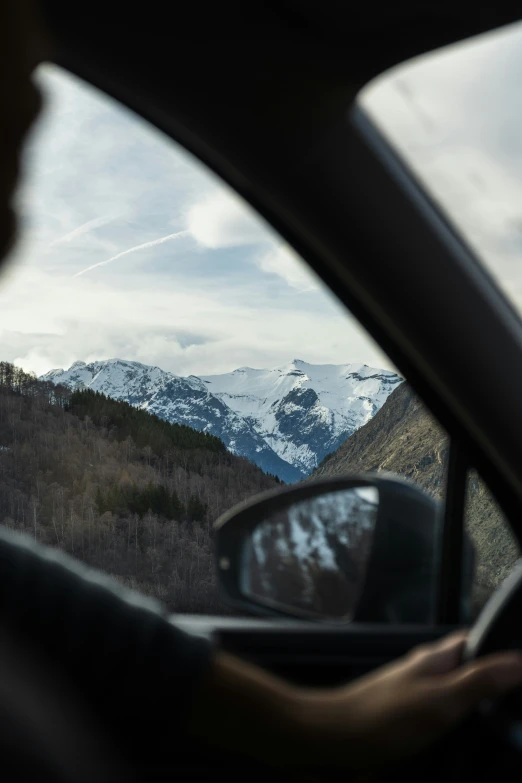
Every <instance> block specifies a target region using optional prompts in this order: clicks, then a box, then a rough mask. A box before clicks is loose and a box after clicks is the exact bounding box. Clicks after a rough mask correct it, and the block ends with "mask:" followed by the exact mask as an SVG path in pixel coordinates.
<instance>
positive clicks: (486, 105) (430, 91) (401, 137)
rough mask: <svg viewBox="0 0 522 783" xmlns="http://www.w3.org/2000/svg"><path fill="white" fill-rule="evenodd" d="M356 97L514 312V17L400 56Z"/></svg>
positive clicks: (517, 49)
mask: <svg viewBox="0 0 522 783" xmlns="http://www.w3.org/2000/svg"><path fill="white" fill-rule="evenodd" d="M360 100H361V103H362V105H363V106H364V107H365V108H366V110H367V111H368V112H369V113H370V115H371V117H372V119H373V120H374V122H375V123H376V124H377V125H378V126H379V128H380V129H381V130H382V131H383V132H384V134H385V135H386V136H387V138H388V140H389V141H391V142H392V144H393V145H394V146H395V147H396V149H397V150H398V151H399V153H400V154H401V155H402V156H403V158H404V159H405V160H406V161H407V163H408V165H409V166H411V168H412V169H413V170H414V171H415V173H416V175H417V176H418V177H419V178H420V180H421V182H422V183H423V184H424V185H425V186H426V187H427V189H428V190H429V191H430V193H431V195H432V196H434V197H435V200H436V201H437V202H438V204H439V205H440V206H441V207H442V208H443V210H444V211H445V213H446V216H447V217H448V218H449V219H450V221H451V222H452V223H453V224H454V225H455V226H456V227H457V228H458V229H459V230H460V231H461V232H462V234H463V235H464V237H465V238H466V240H467V242H468V243H469V244H470V245H471V246H472V248H473V250H474V251H475V253H476V254H477V255H478V256H479V258H480V260H481V261H482V262H483V263H484V264H485V265H486V266H487V267H488V269H489V270H490V272H491V273H492V274H493V276H494V278H495V279H496V281H497V283H498V284H499V285H500V287H501V288H502V290H503V291H504V293H505V294H506V295H507V296H508V297H509V298H510V299H511V300H512V301H513V303H514V304H515V305H516V307H517V309H518V311H519V313H521V312H522V263H521V261H522V24H520V23H517V24H515V25H510V26H508V27H505V28H502V29H500V30H497V31H494V32H492V33H487V34H485V35H482V36H478V37H477V38H473V39H469V40H468V41H465V42H461V43H458V44H454V45H453V46H449V47H446V48H445V49H443V50H439V51H438V52H435V53H432V54H429V55H424V56H423V57H420V58H418V59H417V60H415V61H411V62H410V63H408V64H406V65H401V66H399V67H397V68H396V69H394V70H393V71H391V72H388V73H387V74H386V75H385V76H384V77H382V76H381V77H379V78H378V79H377V80H376V81H375V82H374V83H373V84H372V85H371V86H370V87H369V88H367V89H366V91H365V93H364V94H363V95H362V96H361V99H360ZM419 263H422V258H420V259H419Z"/></svg>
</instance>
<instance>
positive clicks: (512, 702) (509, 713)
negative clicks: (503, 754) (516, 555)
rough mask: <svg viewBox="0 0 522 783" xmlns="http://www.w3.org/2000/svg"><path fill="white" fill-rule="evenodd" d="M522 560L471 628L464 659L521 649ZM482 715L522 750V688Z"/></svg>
mask: <svg viewBox="0 0 522 783" xmlns="http://www.w3.org/2000/svg"><path fill="white" fill-rule="evenodd" d="M521 615H522V560H519V561H518V563H517V564H516V565H515V567H514V569H513V571H512V572H511V574H510V575H509V576H508V578H507V579H506V580H505V582H504V583H503V584H502V586H501V587H500V588H499V589H498V590H497V591H496V592H495V593H494V594H493V596H492V597H491V598H490V600H489V601H488V603H487V604H486V606H485V607H484V609H483V610H482V613H481V614H480V616H479V618H478V620H477V622H476V623H475V625H474V627H473V628H472V630H471V632H470V634H469V636H468V640H467V644H466V649H465V652H464V659H465V660H473V659H475V658H478V657H480V656H481V655H488V654H489V653H494V652H500V651H501V650H522V623H521V622H520V619H521ZM480 712H481V713H482V715H483V717H484V718H485V719H486V720H487V721H488V723H489V724H490V726H491V727H492V728H493V729H494V731H495V732H497V733H499V734H500V735H501V736H502V738H503V739H504V740H507V742H508V743H509V744H510V745H511V746H512V747H514V748H515V749H516V750H518V751H522V688H519V689H517V690H515V691H513V692H511V693H510V694H508V695H507V696H505V697H504V698H502V699H500V700H498V701H497V702H495V703H491V702H487V703H485V704H483V705H482V707H481V709H480Z"/></svg>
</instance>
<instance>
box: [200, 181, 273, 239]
mask: <svg viewBox="0 0 522 783" xmlns="http://www.w3.org/2000/svg"><path fill="white" fill-rule="evenodd" d="M186 225H187V229H188V230H189V231H190V233H191V234H192V236H193V237H194V239H195V240H196V242H198V243H199V244H200V245H202V246H203V247H207V248H212V249H216V248H222V247H236V246H240V245H255V244H259V243H262V244H264V243H266V242H267V241H268V240H269V238H271V236H272V232H271V230H270V229H269V228H268V227H267V226H266V224H265V223H264V222H263V221H262V220H261V218H260V217H259V216H257V215H256V214H255V213H254V212H253V211H252V209H251V208H250V207H248V206H247V205H246V204H245V202H244V201H243V200H242V199H241V198H240V197H239V196H236V195H235V194H234V193H233V192H232V191H229V190H228V189H225V188H224V187H222V188H221V189H220V190H217V191H214V192H212V193H210V194H208V195H206V196H204V197H203V198H202V199H201V200H200V201H198V202H197V203H195V204H193V205H192V206H191V207H190V208H189V209H188V211H187V216H186Z"/></svg>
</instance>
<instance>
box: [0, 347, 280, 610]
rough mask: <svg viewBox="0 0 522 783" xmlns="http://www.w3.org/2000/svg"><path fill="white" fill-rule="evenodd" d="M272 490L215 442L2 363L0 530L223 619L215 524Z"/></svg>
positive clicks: (175, 605) (173, 604)
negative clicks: (23, 536)
mask: <svg viewBox="0 0 522 783" xmlns="http://www.w3.org/2000/svg"><path fill="white" fill-rule="evenodd" d="M275 484H276V480H275V479H274V478H273V477H271V476H267V475H266V474H264V473H263V472H262V471H261V470H260V469H259V468H257V467H256V466H254V465H252V464H251V463H250V462H248V461H247V460H246V459H244V458H241V457H236V456H233V455H232V454H230V453H229V452H228V451H227V450H226V448H225V446H224V444H223V443H222V441H221V440H219V438H216V437H214V436H212V435H207V434H205V433H201V432H197V431H196V430H193V429H191V428H190V427H187V426H185V425H178V424H169V423H167V422H165V421H163V420H161V419H159V418H157V417H156V416H151V415H150V414H148V413H146V412H145V411H143V410H137V409H136V408H134V407H133V406H131V405H129V404H127V403H125V402H117V401H115V400H111V399H109V398H107V397H105V396H104V395H102V394H99V393H96V392H92V391H88V390H87V391H86V390H83V391H77V392H71V390H70V389H67V388H66V387H62V386H55V385H54V384H53V383H50V382H42V381H38V380H37V379H36V378H34V377H33V376H31V375H28V374H26V373H24V372H22V371H21V370H19V369H17V368H15V367H13V366H12V365H10V364H7V363H5V362H3V363H0V523H2V524H4V525H6V526H7V527H10V528H13V529H16V530H21V531H24V532H25V533H28V534H30V535H31V536H33V537H34V538H36V539H37V540H38V541H40V542H42V543H45V544H48V545H51V546H56V547H59V548H60V549H63V550H65V551H66V552H68V553H69V554H71V555H74V556H75V557H78V558H79V559H81V560H83V561H84V562H86V563H88V564H90V565H92V566H95V567H97V568H100V569H102V570H104V571H106V572H107V573H109V574H112V575H113V576H114V577H116V578H117V579H119V580H120V581H122V582H125V583H126V584H127V585H129V586H133V587H137V588H138V589H140V590H142V591H144V592H146V593H148V594H150V595H154V596H156V597H158V598H160V599H161V600H163V601H164V602H165V603H166V604H167V605H168V606H169V608H170V609H172V610H173V611H187V612H188V611H190V612H198V611H202V612H209V611H220V610H223V607H220V606H219V601H218V599H217V597H216V586H215V576H214V564H213V557H212V534H211V525H212V522H213V521H214V519H215V518H216V517H217V516H218V515H219V514H220V513H221V512H223V511H224V510H226V509H227V508H229V507H230V506H232V505H233V504H234V503H237V502H239V501H241V500H243V499H245V498H248V497H250V496H252V495H254V494H255V493H256V492H260V491H262V490H265V489H268V488H271V487H273V486H275Z"/></svg>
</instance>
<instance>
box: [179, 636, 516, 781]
mask: <svg viewBox="0 0 522 783" xmlns="http://www.w3.org/2000/svg"><path fill="white" fill-rule="evenodd" d="M464 641H465V634H463V633H458V634H453V635H452V636H450V637H447V638H445V639H443V640H442V641H439V642H437V643H434V644H430V645H425V646H422V647H418V648H416V649H415V650H414V651H413V652H412V653H410V654H409V655H407V656H406V657H404V658H402V659H401V660H399V661H398V662H395V663H393V664H391V665H389V666H386V667H383V668H381V669H379V670H377V671H376V672H374V673H372V674H370V675H368V676H366V677H364V678H361V679H359V680H357V681H355V682H353V683H352V684H350V685H348V686H345V687H341V688H331V689H306V688H301V687H295V686H292V685H290V684H288V683H286V682H284V681H282V680H280V679H278V678H277V677H274V676H272V675H271V674H268V673H267V672H265V671H263V670H261V669H259V668H257V667H255V666H252V665H250V664H248V663H245V662H243V661H240V660H238V659H236V658H234V657H232V656H230V655H228V654H226V653H222V652H219V651H218V652H216V653H215V655H214V660H213V663H212V665H211V667H210V668H209V670H208V671H207V673H206V675H205V676H204V678H203V680H202V682H201V683H200V686H199V688H198V690H197V691H196V694H195V698H194V701H193V705H192V710H191V717H190V723H189V733H190V734H192V735H193V736H194V737H196V738H198V740H199V741H200V742H201V741H203V742H205V743H207V744H208V745H209V746H211V747H214V748H216V749H219V750H221V751H225V752H227V751H230V752H234V753H238V752H242V753H244V754H246V755H248V756H250V757H252V758H254V759H257V760H259V761H260V762H264V763H268V764H270V765H272V766H277V767H279V768H281V769H283V768H284V767H286V768H292V769H294V770H298V769H302V770H307V771H310V770H312V769H314V768H315V769H320V768H327V767H330V768H332V769H338V770H345V771H346V772H347V773H352V774H353V775H354V776H357V775H359V774H361V773H362V774H365V775H366V774H371V773H372V772H377V771H378V770H379V769H381V768H384V767H387V766H389V765H390V764H391V763H393V762H395V761H399V760H401V759H403V758H406V757H407V756H409V755H412V754H413V753H415V752H417V751H420V750H422V749H423V748H425V747H427V746H428V745H429V744H430V743H432V742H433V741H435V740H436V739H438V738H439V737H441V736H442V735H443V734H444V733H446V732H447V731H448V730H449V729H451V728H452V727H453V726H455V725H456V724H457V723H458V722H459V721H460V720H462V719H463V718H464V717H465V716H466V715H467V714H468V713H469V712H470V711H471V710H472V709H473V708H474V707H476V706H477V705H478V704H479V703H480V702H481V701H482V700H484V699H492V698H495V697H498V696H500V695H501V694H502V693H504V692H505V691H507V690H509V689H510V688H513V687H514V686H516V685H518V684H521V683H522V656H521V655H520V654H518V653H515V652H509V653H502V654H498V655H494V656H489V657H487V658H484V659H483V660H481V661H475V662H473V663H470V664H466V665H464V666H459V662H460V658H461V654H462V648H463V645H464Z"/></svg>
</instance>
